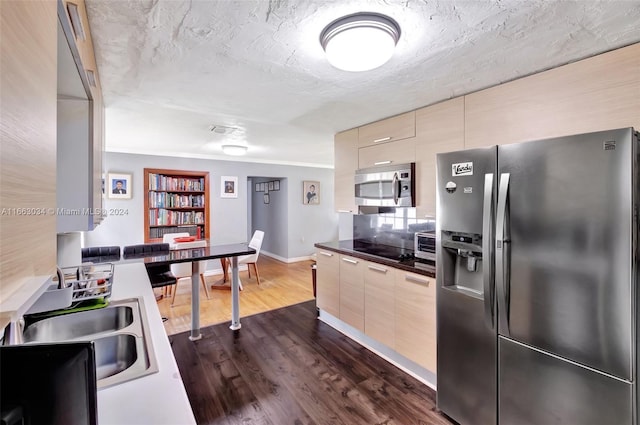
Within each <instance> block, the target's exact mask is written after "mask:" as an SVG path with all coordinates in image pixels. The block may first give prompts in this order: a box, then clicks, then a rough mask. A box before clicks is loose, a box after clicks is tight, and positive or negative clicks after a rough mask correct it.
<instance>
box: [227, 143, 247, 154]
mask: <svg viewBox="0 0 640 425" xmlns="http://www.w3.org/2000/svg"><path fill="white" fill-rule="evenodd" d="M247 149H248V148H247V147H246V146H243V145H222V152H224V153H226V154H227V155H233V156H240V155H244V154H245V153H247Z"/></svg>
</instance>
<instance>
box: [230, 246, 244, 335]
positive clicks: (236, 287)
mask: <svg viewBox="0 0 640 425" xmlns="http://www.w3.org/2000/svg"><path fill="white" fill-rule="evenodd" d="M240 327H241V325H240V277H239V276H238V257H232V258H231V326H229V328H230V329H233V330H234V331H235V330H238V329H240Z"/></svg>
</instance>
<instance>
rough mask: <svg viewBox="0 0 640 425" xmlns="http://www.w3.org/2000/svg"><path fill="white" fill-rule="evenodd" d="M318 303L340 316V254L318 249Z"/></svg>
mask: <svg viewBox="0 0 640 425" xmlns="http://www.w3.org/2000/svg"><path fill="white" fill-rule="evenodd" d="M316 266H317V269H316V305H317V307H318V308H319V309H322V310H325V311H326V312H327V313H329V314H331V315H333V316H334V317H337V318H339V317H340V255H339V254H337V253H335V252H332V251H326V250H324V249H317V250H316Z"/></svg>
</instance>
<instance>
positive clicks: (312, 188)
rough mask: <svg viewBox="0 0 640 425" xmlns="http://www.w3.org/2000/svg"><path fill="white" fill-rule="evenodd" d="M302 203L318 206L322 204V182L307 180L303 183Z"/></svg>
mask: <svg viewBox="0 0 640 425" xmlns="http://www.w3.org/2000/svg"><path fill="white" fill-rule="evenodd" d="M302 196H303V198H302V203H303V204H306V205H318V204H319V203H320V182H316V181H309V180H305V181H303V182H302Z"/></svg>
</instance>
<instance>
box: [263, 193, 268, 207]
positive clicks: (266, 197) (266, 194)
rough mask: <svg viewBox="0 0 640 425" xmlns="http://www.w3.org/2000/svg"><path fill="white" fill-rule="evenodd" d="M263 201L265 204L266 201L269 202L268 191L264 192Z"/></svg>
mask: <svg viewBox="0 0 640 425" xmlns="http://www.w3.org/2000/svg"><path fill="white" fill-rule="evenodd" d="M264 203H265V204H268V203H269V194H268V193H265V194H264Z"/></svg>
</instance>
